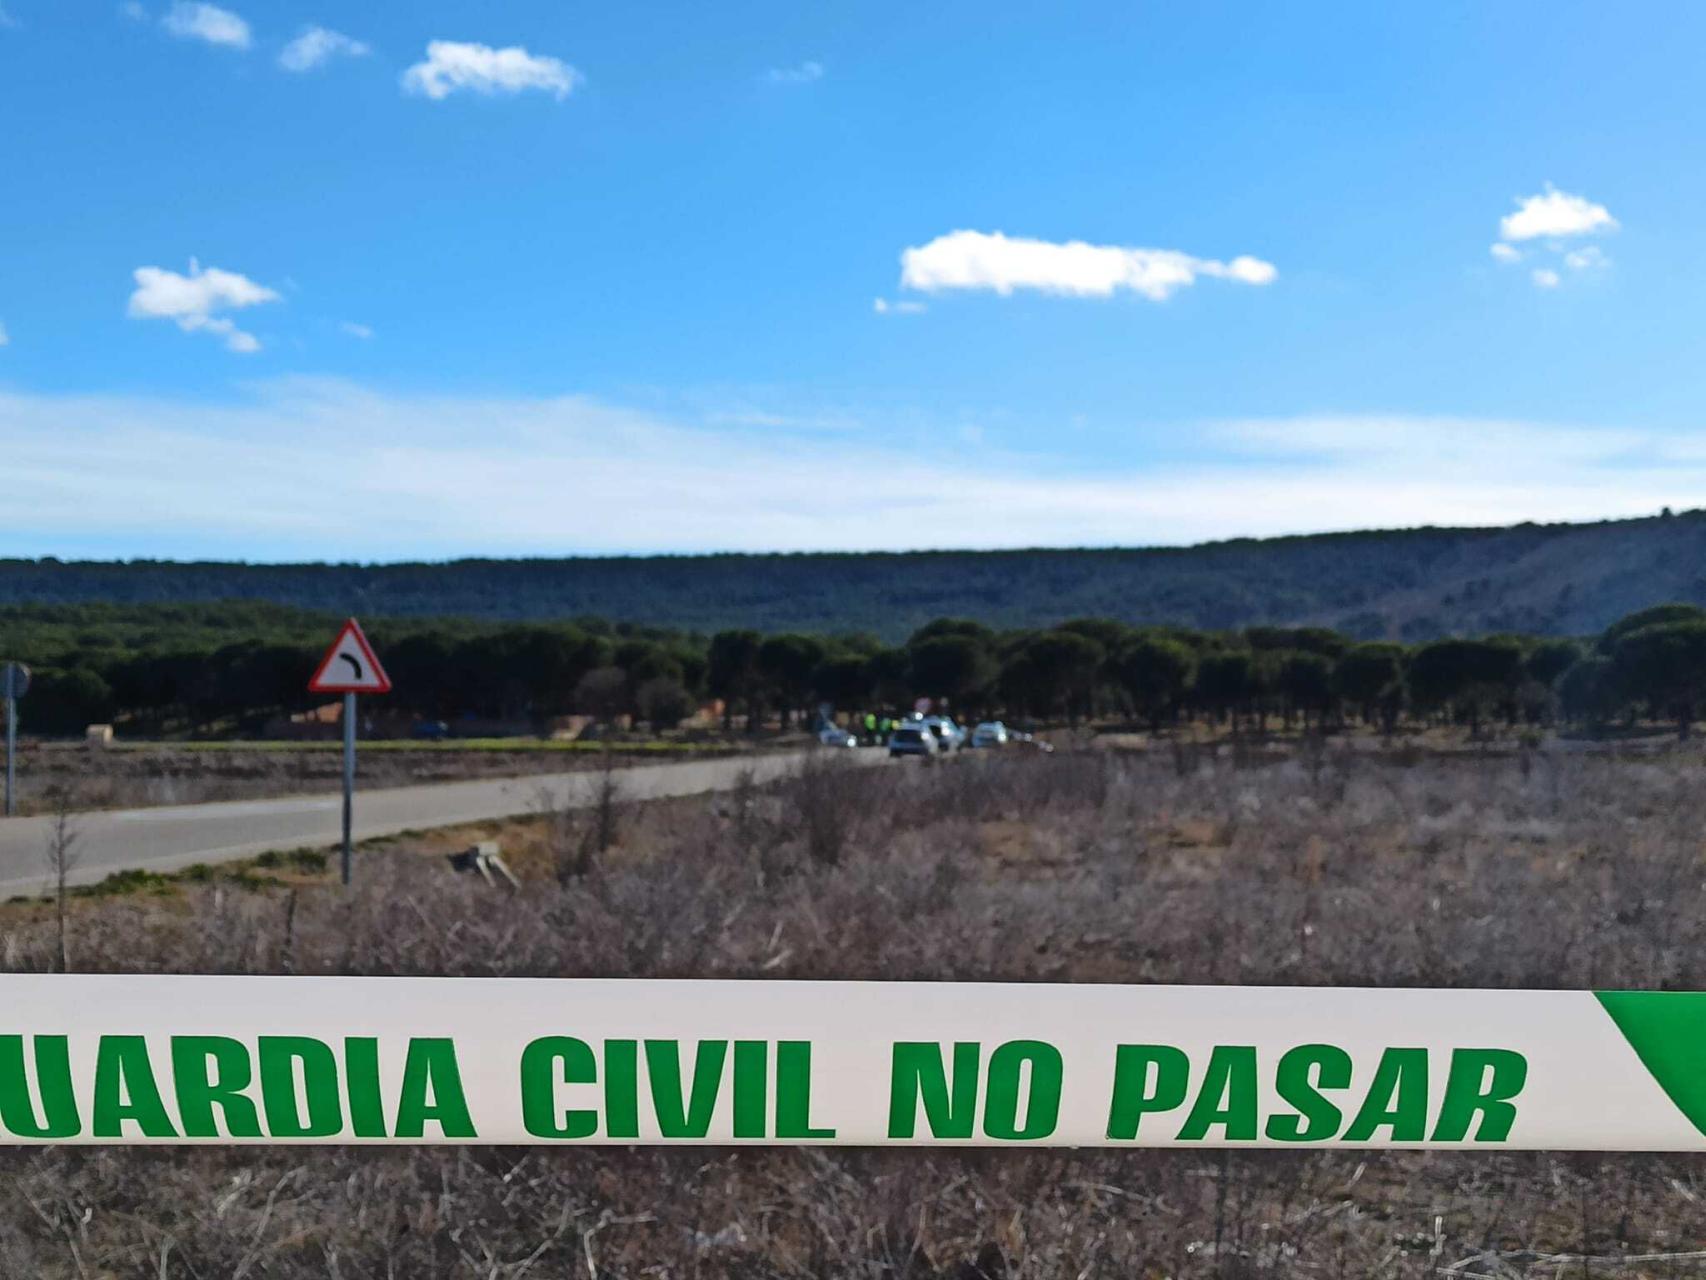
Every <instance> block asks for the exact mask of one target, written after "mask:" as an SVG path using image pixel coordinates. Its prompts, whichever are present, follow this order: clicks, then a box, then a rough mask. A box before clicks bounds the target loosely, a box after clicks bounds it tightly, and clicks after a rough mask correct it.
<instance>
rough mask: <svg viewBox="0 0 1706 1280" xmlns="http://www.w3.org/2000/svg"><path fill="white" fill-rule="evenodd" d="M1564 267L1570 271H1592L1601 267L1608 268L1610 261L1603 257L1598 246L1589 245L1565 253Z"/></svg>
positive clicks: (1603, 254)
mask: <svg viewBox="0 0 1706 1280" xmlns="http://www.w3.org/2000/svg"><path fill="white" fill-rule="evenodd" d="M1564 265H1565V266H1566V267H1568V268H1569V269H1570V270H1571V271H1593V270H1596V269H1598V268H1601V267H1609V266H1610V265H1611V259H1610V258H1608V257H1606V256H1605V251H1604V250H1603V249H1601V248H1600V247H1599V246H1598V245H1594V244H1590V245H1584V246H1583V247H1582V248H1580V249H1572V250H1570V252H1568V253H1566V254H1565V255H1564Z"/></svg>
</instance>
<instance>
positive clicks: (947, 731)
mask: <svg viewBox="0 0 1706 1280" xmlns="http://www.w3.org/2000/svg"><path fill="white" fill-rule="evenodd" d="M919 723H920V724H922V725H923V726H924V727H925V728H926V729H928V730H929V731H930V733H931V734H932V735H934V737H935V739H936V745H937V747H938V748H939V749H940V750H942V751H958V750H960V749H961V748H962V747H964V746H965V745H966V731H965V730H964V729H962V728H960V726H959V725H957V724H955V723H954V718H953V717H952V716H925V717H924V719H923V720H921V721H919Z"/></svg>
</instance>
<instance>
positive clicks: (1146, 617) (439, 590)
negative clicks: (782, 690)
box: [0, 511, 1706, 642]
mask: <svg viewBox="0 0 1706 1280" xmlns="http://www.w3.org/2000/svg"><path fill="white" fill-rule="evenodd" d="M217 600H251V601H266V602H270V603H275V604H283V605H292V606H296V607H299V608H305V609H313V610H318V611H324V612H329V613H339V614H348V613H355V614H362V615H366V616H386V617H394V618H395V617H440V618H442V617H467V618H477V619H486V620H492V621H543V620H558V619H565V618H573V617H576V616H580V615H596V616H598V617H601V618H607V619H610V620H612V621H616V622H633V623H643V624H648V625H654V626H667V627H672V628H679V629H683V630H692V631H702V632H711V631H716V630H719V629H723V628H728V627H751V628H754V629H757V630H759V631H765V632H776V631H809V632H826V633H827V632H837V631H865V632H871V633H874V634H876V635H877V636H879V637H880V638H882V639H883V640H886V641H890V642H893V641H898V640H900V639H903V638H904V637H906V636H907V635H910V634H911V633H912V632H913V631H914V630H916V629H917V628H918V627H919V626H921V625H923V624H924V623H926V622H928V621H929V620H930V619H932V618H937V617H943V616H957V617H969V618H976V619H978V620H979V621H981V622H984V623H987V624H988V625H990V626H993V627H997V628H1014V627H1036V626H1048V625H1052V624H1054V623H1057V622H1060V621H1061V620H1063V619H1066V618H1072V617H1102V618H1112V619H1116V620H1118V621H1121V622H1127V623H1132V624H1171V625H1177V626H1186V627H1195V628H1202V629H1210V630H1223V629H1227V628H1236V627H1245V626H1252V625H1260V624H1277V625H1301V624H1314V625H1323V626H1329V627H1333V628H1335V629H1337V630H1339V631H1342V632H1344V633H1346V634H1347V635H1349V636H1352V637H1354V638H1357V639H1393V640H1404V641H1417V640H1425V639H1430V638H1432V637H1435V636H1440V635H1452V634H1485V633H1490V632H1499V631H1518V632H1524V633H1527V634H1532V635H1586V634H1590V633H1594V632H1598V631H1600V630H1602V629H1603V628H1604V627H1606V626H1607V625H1609V624H1610V623H1611V622H1613V621H1614V620H1616V619H1617V618H1619V617H1621V616H1623V615H1624V614H1627V613H1629V612H1631V611H1632V610H1635V609H1639V608H1643V607H1645V606H1647V605H1651V604H1656V603H1659V602H1662V601H1686V602H1692V603H1702V604H1706V512H1702V511H1691V512H1686V513H1683V514H1680V515H1676V516H1669V515H1666V516H1657V517H1653V518H1650V519H1641V520H1618V521H1603V522H1600V523H1597V524H1579V525H1564V524H1558V525H1535V524H1522V525H1515V526H1512V527H1510V528H1503V529H1432V528H1429V529H1414V530H1403V531H1390V532H1378V531H1377V532H1366V533H1343V534H1321V535H1315V536H1310V537H1293V538H1270V539H1261V540H1254V539H1246V540H1238V541H1232V542H1220V543H1210V544H1205V545H1202V546H1196V547H1183V548H1147V549H1129V550H1119V549H1116V550H1030V551H919V552H908V553H901V554H894V553H870V554H796V555H712V556H649V557H633V558H621V557H605V558H584V559H561V560H459V561H453V562H450V563H444V564H385V565H355V564H337V565H327V564H288V565H246V564H230V563H197V564H190V563H175V562H169V561H132V562H128V563H110V562H85V561H58V560H40V561H35V560H0V605H5V604H80V603H86V602H96V601H99V602H106V603H115V604H158V603H174V604H184V603H197V602H210V601H217Z"/></svg>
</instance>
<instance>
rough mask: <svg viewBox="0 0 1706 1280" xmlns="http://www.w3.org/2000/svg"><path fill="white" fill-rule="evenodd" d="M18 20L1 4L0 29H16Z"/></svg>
mask: <svg viewBox="0 0 1706 1280" xmlns="http://www.w3.org/2000/svg"><path fill="white" fill-rule="evenodd" d="M17 25H18V20H17V19H16V18H14V17H13V16H12V15H11V14H9V13H7V12H6V6H5V5H3V4H0V27H15V26H17Z"/></svg>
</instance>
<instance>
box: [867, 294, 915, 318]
mask: <svg viewBox="0 0 1706 1280" xmlns="http://www.w3.org/2000/svg"><path fill="white" fill-rule="evenodd" d="M925 309H926V308H925V306H924V304H923V303H922V302H914V301H913V300H912V299H910V298H902V299H900V300H899V301H897V302H890V301H889V300H888V299H887V298H873V299H872V300H871V310H872V311H875V312H876V313H877V314H878V315H880V316H888V315H896V316H916V315H922V314H923V313H924V311H925Z"/></svg>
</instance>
